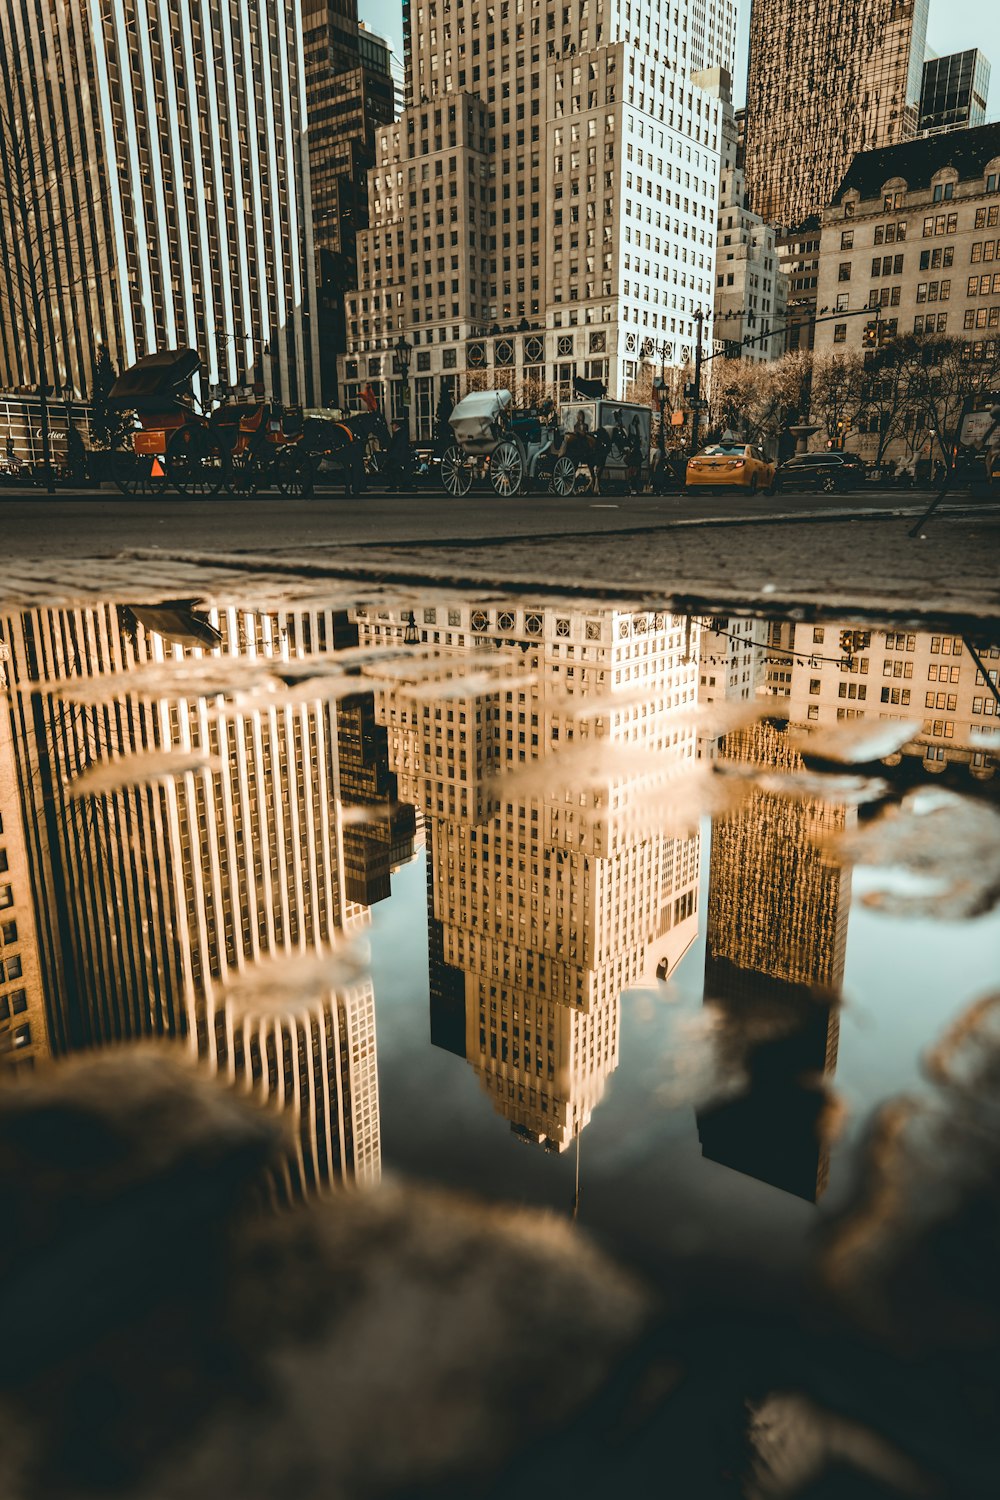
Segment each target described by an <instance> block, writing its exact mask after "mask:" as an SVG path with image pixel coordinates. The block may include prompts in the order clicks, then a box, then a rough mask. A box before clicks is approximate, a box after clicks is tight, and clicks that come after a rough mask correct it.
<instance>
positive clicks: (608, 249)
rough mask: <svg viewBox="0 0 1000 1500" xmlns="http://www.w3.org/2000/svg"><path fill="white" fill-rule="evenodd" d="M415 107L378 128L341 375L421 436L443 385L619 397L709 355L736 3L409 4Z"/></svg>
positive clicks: (410, 90)
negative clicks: (665, 7)
mask: <svg viewBox="0 0 1000 1500" xmlns="http://www.w3.org/2000/svg"><path fill="white" fill-rule="evenodd" d="M404 29H405V41H406V70H407V72H406V77H407V108H406V110H405V111H404V114H403V116H402V118H401V119H400V121H399V122H398V124H397V125H395V126H393V127H391V128H387V129H385V130H383V131H380V132H379V137H378V141H377V152H378V159H377V162H376V166H375V169H374V171H373V172H372V173H371V176H370V180H369V220H370V226H371V227H370V228H369V229H368V230H366V231H364V232H363V233H362V234H361V235H360V236H359V269H358V285H359V287H360V289H361V290H360V291H359V292H358V293H356V294H352V295H351V296H350V297H349V298H348V343H347V354H346V356H345V359H344V362H343V366H342V370H343V389H344V392H345V393H346V395H347V397H348V402H349V404H351V403H353V400H354V399H355V398H356V395H357V392H358V389H359V387H360V386H361V385H363V384H365V383H369V382H370V383H371V384H372V385H373V387H374V388H375V389H376V391H377V392H378V393H379V394H380V395H381V397H382V399H383V401H384V402H385V403H386V406H387V409H391V410H394V411H398V410H400V408H401V406H402V394H403V384H402V375H403V372H402V370H401V369H399V368H397V366H396V363H395V359H394V356H393V354H392V349H393V346H395V345H396V343H397V341H398V340H399V339H400V337H401V336H402V337H404V338H405V339H406V341H407V342H408V343H409V344H411V345H412V346H413V354H412V357H411V361H410V365H409V377H410V386H411V390H412V401H411V403H410V405H411V408H412V409H413V411H414V412H415V418H416V421H415V426H416V431H417V434H418V435H420V436H424V437H426V436H428V435H429V433H430V428H431V423H432V417H433V411H434V408H435V405H436V403H437V401H438V399H439V397H440V393H441V389H442V387H446V388H447V389H448V390H449V392H450V393H451V395H452V396H453V397H455V396H459V395H463V394H465V392H466V390H468V389H477V388H483V387H494V386H506V387H509V388H511V389H513V390H514V391H515V394H516V395H518V396H519V397H520V398H521V399H528V400H530V399H532V398H533V397H537V396H538V395H540V394H541V393H542V392H551V393H552V394H553V395H554V396H556V397H562V398H567V399H568V398H571V397H572V395H573V381H574V379H576V378H584V379H589V380H596V381H599V382H601V383H603V384H604V385H606V387H607V389H608V392H609V394H611V395H613V396H622V395H624V393H625V390H626V389H627V387H628V385H629V383H630V382H631V381H632V380H633V379H635V378H636V376H637V374H638V372H639V368H640V366H641V364H642V363H643V361H649V362H652V361H653V360H654V359H655V360H656V361H657V363H659V361H660V359H661V358H662V355H663V351H664V350H665V351H666V355H667V362H668V363H670V364H675V363H676V364H682V363H684V362H686V360H687V359H688V358H690V357H691V354H692V351H693V344H694V337H695V326H696V325H695V320H694V314H695V312H696V311H697V310H699V309H701V310H704V311H705V312H709V311H710V309H711V294H712V277H713V270H714V244H715V229H714V221H715V210H716V204H717V201H718V164H719V152H720V136H721V104H720V102H719V100H718V99H717V98H713V97H712V96H711V95H709V94H707V93H706V92H705V91H704V90H703V89H701V88H699V87H698V86H697V85H696V84H695V83H694V81H693V79H692V73H693V72H695V71H697V70H701V69H704V68H711V67H715V66H723V67H725V68H727V69H729V70H731V69H732V64H733V56H734V48H735V41H734V7H733V5H732V4H731V3H730V0H723V3H722V4H720V5H719V6H717V7H716V6H712V7H708V8H706V7H704V6H699V5H695V4H689V3H682V4H681V5H680V6H679V7H675V8H674V9H673V10H672V11H668V12H664V13H662V14H661V13H660V12H658V11H657V10H655V8H652V7H650V6H648V5H646V4H643V3H635V4H633V3H631V0H630V3H629V4H627V5H625V6H619V5H611V4H607V3H605V0H587V3H586V4H584V5H583V6H582V7H575V8H571V7H567V6H561V5H558V4H556V3H554V0H546V3H545V4H544V5H543V4H541V3H539V4H531V5H529V4H527V3H526V0H500V3H498V4H495V5H494V4H487V3H486V0H475V3H474V4H472V5H470V6H467V7H463V9H462V11H461V13H452V12H451V11H449V10H447V9H443V8H442V7H441V6H440V5H439V4H438V3H437V0H427V3H424V4H419V5H409V6H407V7H405V9H404Z"/></svg>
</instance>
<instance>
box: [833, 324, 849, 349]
mask: <svg viewBox="0 0 1000 1500" xmlns="http://www.w3.org/2000/svg"><path fill="white" fill-rule="evenodd" d="M833 342H834V343H835V344H846V343H847V324H846V323H834V325H833Z"/></svg>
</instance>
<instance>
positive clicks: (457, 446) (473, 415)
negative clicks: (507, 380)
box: [441, 391, 572, 499]
mask: <svg viewBox="0 0 1000 1500" xmlns="http://www.w3.org/2000/svg"><path fill="white" fill-rule="evenodd" d="M449 422H450V425H451V430H452V434H453V435H454V438H455V441H454V443H453V444H452V445H451V447H450V448H448V449H447V450H446V451H445V454H444V456H443V458H442V459H441V479H442V482H443V483H444V487H445V489H446V490H447V491H448V493H449V495H455V496H456V497H457V496H461V495H467V494H468V493H469V490H470V489H471V488H472V485H473V482H474V481H475V480H477V479H478V480H481V479H485V478H486V477H488V478H489V481H490V484H491V485H492V486H493V489H494V491H495V492H496V494H498V495H499V496H500V497H501V498H502V499H508V498H509V497H510V496H512V495H517V494H519V493H520V492H521V491H522V490H524V489H526V488H529V487H531V486H532V485H533V484H541V485H544V487H545V488H547V489H548V488H556V487H557V485H556V479H557V476H556V475H555V473H554V470H555V469H558V467H559V465H560V462H561V461H560V459H558V458H553V455H552V452H551V450H552V449H553V445H554V444H556V445H557V436H558V435H557V432H556V430H555V428H554V426H553V425H551V424H550V423H548V422H546V421H544V420H543V419H542V418H541V417H539V416H537V415H535V414H533V413H516V412H515V410H514V405H513V398H512V396H511V393H510V391H473V392H472V393H471V394H470V395H468V396H464V397H463V398H462V400H461V401H460V402H459V403H458V405H457V406H456V407H455V409H454V411H453V412H452V414H451V417H450V418H449ZM562 463H563V465H564V467H567V468H568V467H569V465H568V461H566V460H562ZM560 477H562V478H563V479H564V480H565V476H560ZM571 489H572V483H571V482H570V484H569V488H568V489H567V490H566V491H565V493H569V492H570V490H571ZM558 492H559V493H563V491H558Z"/></svg>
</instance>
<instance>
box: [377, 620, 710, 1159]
mask: <svg viewBox="0 0 1000 1500" xmlns="http://www.w3.org/2000/svg"><path fill="white" fill-rule="evenodd" d="M356 615H357V620H358V629H359V635H360V637H361V639H362V641H364V642H366V643H369V644H372V645H378V644H382V645H387V646H393V645H398V643H399V640H400V638H401V636H402V633H403V629H404V625H403V619H404V617H405V612H400V611H398V610H397V611H390V610H368V609H364V610H358V611H357V612H356ZM420 624H421V626H422V630H421V635H422V637H423V639H424V640H425V641H426V642H427V644H428V645H429V646H431V647H433V648H434V649H435V651H436V654H437V660H436V662H435V671H439V672H440V674H441V676H442V678H443V679H447V678H449V677H450V678H452V679H456V680H450V681H449V680H444V681H442V682H441V683H439V684H437V685H436V687H435V688H430V689H428V688H427V687H425V686H424V685H422V684H419V683H418V685H417V687H416V690H415V691H409V690H408V689H407V687H406V685H405V684H402V683H401V685H400V689H399V691H392V692H385V693H382V694H380V697H379V712H380V714H381V715H382V717H383V718H384V719H385V722H386V725H387V727H388V730H389V752H390V760H391V762H392V765H393V769H394V770H395V771H396V773H397V775H398V776H399V784H400V789H401V791H404V789H405V791H406V792H408V794H409V795H411V796H413V797H415V798H416V799H417V800H418V802H419V804H420V805H421V806H422V808H423V812H424V819H425V824H426V828H427V856H428V880H427V892H428V923H429V932H430V954H431V976H430V980H431V983H430V990H431V1029H432V1036H434V1035H435V1029H436V1024H437V1022H438V1019H439V1018H438V1016H437V1015H436V1013H435V1011H436V1008H437V1009H439V1010H444V1009H446V1008H450V1010H451V1017H450V1018H449V1017H445V1023H444V1024H441V1025H440V1026H439V1027H437V1029H438V1031H439V1034H443V1033H444V1032H445V1031H446V1030H450V1038H449V1040H447V1041H443V1042H442V1043H441V1044H442V1045H446V1046H448V1048H449V1050H452V1051H455V1052H458V1053H459V1054H460V1055H461V1056H463V1057H465V1058H466V1060H467V1061H468V1062H469V1063H470V1064H471V1065H472V1067H473V1068H474V1069H475V1071H476V1074H477V1077H478V1078H479V1080H480V1082H481V1084H482V1086H483V1088H484V1089H485V1091H486V1092H487V1093H488V1095H489V1096H490V1098H491V1100H492V1101H493V1104H494V1107H495V1108H496V1109H497V1110H498V1112H499V1113H500V1114H501V1115H503V1116H504V1117H505V1118H506V1119H508V1120H509V1121H510V1123H511V1127H512V1129H513V1130H514V1131H515V1133H516V1134H517V1135H519V1136H520V1137H521V1138H522V1139H524V1140H529V1141H533V1142H535V1143H537V1144H540V1145H543V1146H544V1147H545V1148H546V1149H547V1150H553V1151H562V1150H564V1149H565V1148H566V1147H567V1146H568V1145H569V1144H570V1143H571V1141H573V1140H574V1139H575V1138H577V1137H578V1136H579V1135H580V1132H581V1131H582V1130H583V1129H584V1128H585V1126H586V1125H587V1123H588V1121H589V1120H590V1117H591V1114H592V1112H593V1110H594V1109H595V1108H596V1106H597V1105H598V1104H599V1103H600V1101H601V1098H602V1097H603V1094H604V1089H605V1085H606V1082H607V1079H608V1077H609V1075H610V1074H611V1073H612V1072H614V1070H615V1068H616V1067H617V1065H618V1031H619V1016H620V998H621V994H622V991H623V990H625V989H627V988H629V987H630V986H632V985H635V984H638V983H640V982H643V981H645V982H652V981H653V980H654V979H655V978H657V977H659V978H666V977H667V975H668V974H670V975H672V974H673V971H674V969H675V968H676V966H677V964H678V963H680V961H681V960H682V959H683V957H684V955H685V954H686V953H687V952H688V950H689V948H690V946H691V944H692V942H693V941H694V938H695V936H696V935H697V927H698V917H697V907H698V878H699V856H700V842H699V835H698V834H697V833H695V834H694V835H693V836H691V837H687V838H675V837H672V836H670V834H669V833H668V832H667V831H666V830H662V831H661V830H658V829H657V821H658V818H657V813H656V811H655V808H656V806H657V802H656V795H657V787H658V786H659V785H660V782H661V781H662V780H663V779H664V778H666V777H669V776H670V775H671V774H674V773H677V772H681V771H683V770H684V769H685V768H689V767H690V766H691V765H692V764H693V762H694V759H695V723H694V717H693V711H694V707H695V703H696V698H697V689H698V683H697V670H698V669H697V650H698V639H697V634H698V633H697V627H696V626H694V625H693V624H692V622H691V621H689V620H685V619H682V618H681V617H679V616H676V615H670V614H663V613H654V612H652V611H649V612H646V611H639V612H630V611H625V610H615V609H596V608H595V609H593V610H581V609H579V608H575V609H572V610H569V609H566V610H563V609H561V608H552V607H538V608H532V607H530V606H529V607H527V608H525V607H521V606H519V605H518V606H515V605H511V606H510V607H505V606H500V607H496V606H495V605H483V606H477V605H466V604H449V605H444V606H441V607H438V606H433V607H429V608H425V609H424V610H423V611H422V620H421V622H420ZM498 646H499V647H500V648H501V650H502V652H503V653H504V655H503V656H501V657H500V658H499V659H498V658H497V656H496V654H495V653H496V648H497V647H498ZM417 670H418V671H419V666H418V668H417ZM484 673H487V674H489V675H491V676H493V679H494V680H493V682H491V683H490V684H489V686H486V685H484V682H483V674H484ZM462 677H465V678H466V679H467V681H468V688H467V691H463V690H462V681H461V679H462ZM578 751H584V752H587V754H586V756H585V759H587V760H590V755H591V752H592V754H593V756H594V762H593V763H591V764H590V765H589V766H581V765H580V764H579V762H577V761H575V760H574V755H575V754H576V753H577V752H578ZM518 776H525V777H528V778H529V780H528V784H527V785H524V784H523V783H522V784H519V782H518ZM508 778H510V779H508ZM404 794H405V792H404ZM647 797H650V798H652V801H651V802H647V801H646V800H645V799H646V798H647ZM659 821H661V822H662V816H661V817H660V819H659ZM449 1020H450V1022H451V1024H450V1027H449V1026H448V1024H447V1023H448V1021H449Z"/></svg>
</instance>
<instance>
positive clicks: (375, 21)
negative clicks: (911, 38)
mask: <svg viewBox="0 0 1000 1500" xmlns="http://www.w3.org/2000/svg"><path fill="white" fill-rule="evenodd" d="M358 8H359V11H360V14H361V19H362V20H363V21H365V22H367V24H368V25H369V26H370V27H371V28H372V30H373V31H377V32H379V34H380V35H382V36H384V37H388V38H389V40H390V41H391V42H392V44H393V48H394V50H395V52H396V53H397V55H398V56H399V58H400V61H401V62H402V56H403V25H402V13H401V10H400V4H399V0H358ZM739 12H740V27H739V35H740V42H739V49H738V51H737V54H736V80H735V89H734V93H735V96H736V103H737V104H742V103H743V96H744V92H745V88H746V68H747V50H746V46H747V44H746V38H747V29H748V26H749V23H750V5H749V0H742V3H739ZM927 44H928V46H929V47H932V48H933V49H934V51H935V52H937V53H939V54H941V55H943V54H944V53H946V52H964V51H965V49H966V48H967V47H978V48H979V49H980V51H982V52H985V54H986V56H987V57H988V58H989V60H990V62H991V63H992V65H993V72H992V75H991V78H990V97H989V101H988V107H987V111H986V118H987V119H988V120H996V119H1000V6H998V5H990V4H988V3H987V0H931V15H930V23H929V25H928V28H927Z"/></svg>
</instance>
